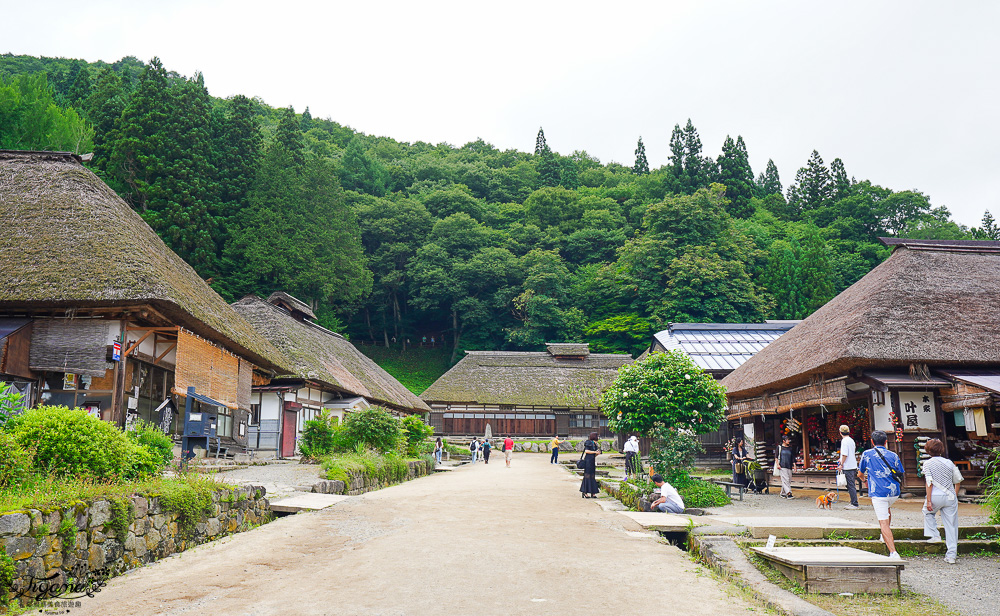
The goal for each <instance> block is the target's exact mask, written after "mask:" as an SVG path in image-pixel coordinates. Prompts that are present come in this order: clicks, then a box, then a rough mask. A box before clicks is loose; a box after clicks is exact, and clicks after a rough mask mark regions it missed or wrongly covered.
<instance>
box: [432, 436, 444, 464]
mask: <svg viewBox="0 0 1000 616" xmlns="http://www.w3.org/2000/svg"><path fill="white" fill-rule="evenodd" d="M443 452H444V442H443V441H442V440H441V437H440V436H439V437H438V438H437V442H435V443H434V458H435V459H436V460H437V463H438V464H441V455H442V453H443Z"/></svg>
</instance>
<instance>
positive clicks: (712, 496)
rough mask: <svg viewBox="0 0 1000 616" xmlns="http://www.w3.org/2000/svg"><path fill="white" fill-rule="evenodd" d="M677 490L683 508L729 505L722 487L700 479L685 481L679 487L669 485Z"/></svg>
mask: <svg viewBox="0 0 1000 616" xmlns="http://www.w3.org/2000/svg"><path fill="white" fill-rule="evenodd" d="M670 485H672V486H674V488H676V489H677V492H678V493H679V494H680V495H681V498H682V499H683V500H684V506H685V507H696V508H698V509H704V508H706V507H723V506H725V505H728V504H730V500H729V497H728V496H726V491H725V490H724V489H722V486H720V485H718V484H715V483H710V482H708V481H702V480H701V479H687V480H686V481H683V482H681V483H680V485H675V484H670Z"/></svg>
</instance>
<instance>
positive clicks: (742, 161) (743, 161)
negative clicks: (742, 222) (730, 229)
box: [718, 135, 753, 218]
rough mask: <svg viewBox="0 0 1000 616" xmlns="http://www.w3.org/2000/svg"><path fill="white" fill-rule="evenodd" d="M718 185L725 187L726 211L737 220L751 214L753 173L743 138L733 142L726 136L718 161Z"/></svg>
mask: <svg viewBox="0 0 1000 616" xmlns="http://www.w3.org/2000/svg"><path fill="white" fill-rule="evenodd" d="M718 167H719V177H718V181H719V183H720V184H722V185H724V186H725V187H726V198H728V199H729V205H728V206H727V208H726V209H727V210H728V211H729V213H730V214H731V215H733V216H735V217H737V218H746V217H748V216H751V215H752V214H753V207H752V206H751V205H750V199H751V197H753V171H752V170H751V169H750V160H749V156H748V155H747V149H746V145H745V144H744V143H743V137H738V138H737V140H736V141H733V139H732V137H730V136H728V135H726V141H725V142H724V143H723V144H722V154H721V155H720V156H719V160H718Z"/></svg>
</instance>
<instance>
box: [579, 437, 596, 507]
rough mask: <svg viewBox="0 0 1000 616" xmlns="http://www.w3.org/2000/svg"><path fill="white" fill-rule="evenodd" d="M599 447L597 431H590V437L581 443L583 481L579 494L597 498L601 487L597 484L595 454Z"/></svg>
mask: <svg viewBox="0 0 1000 616" xmlns="http://www.w3.org/2000/svg"><path fill="white" fill-rule="evenodd" d="M599 453H601V448H600V446H599V445H598V444H597V432H591V433H590V438H588V439H587V442H585V443H584V444H583V483H581V484H580V496H582V497H583V498H587V495H588V494H589V495H590V498H597V494H598V493H599V492H600V491H601V487H600V486H599V485H597V454H599Z"/></svg>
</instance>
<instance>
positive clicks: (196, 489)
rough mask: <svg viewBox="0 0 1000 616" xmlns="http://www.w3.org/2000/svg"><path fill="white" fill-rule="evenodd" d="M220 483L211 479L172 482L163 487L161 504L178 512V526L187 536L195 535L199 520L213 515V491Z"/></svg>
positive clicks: (170, 511) (168, 510)
mask: <svg viewBox="0 0 1000 616" xmlns="http://www.w3.org/2000/svg"><path fill="white" fill-rule="evenodd" d="M218 487H219V486H218V485H217V484H215V483H213V482H211V481H191V482H183V483H182V482H171V483H165V484H163V486H162V487H161V490H162V491H161V493H160V506H161V507H162V508H163V510H164V511H166V512H168V513H176V514H177V528H178V530H179V531H180V533H181V534H182V535H184V536H185V537H191V536H193V535H194V531H195V527H196V526H197V524H198V520H200V519H201V517H202V516H203V515H205V516H208V515H212V513H213V511H214V507H213V504H212V493H213V492H214V491H215V490H216V489H218Z"/></svg>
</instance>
